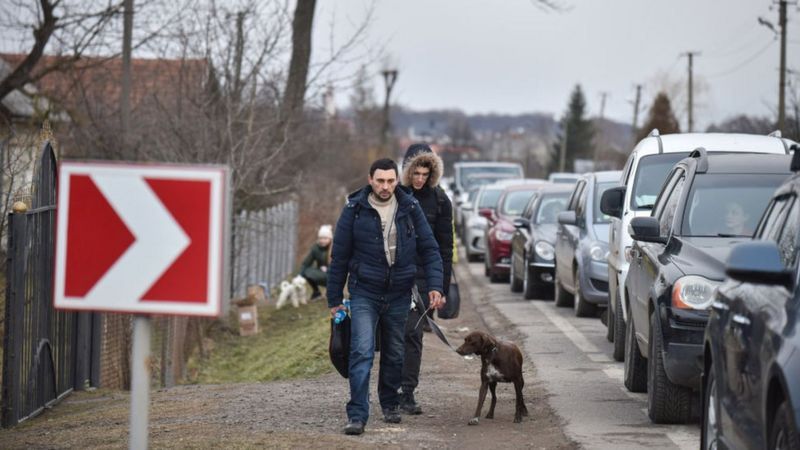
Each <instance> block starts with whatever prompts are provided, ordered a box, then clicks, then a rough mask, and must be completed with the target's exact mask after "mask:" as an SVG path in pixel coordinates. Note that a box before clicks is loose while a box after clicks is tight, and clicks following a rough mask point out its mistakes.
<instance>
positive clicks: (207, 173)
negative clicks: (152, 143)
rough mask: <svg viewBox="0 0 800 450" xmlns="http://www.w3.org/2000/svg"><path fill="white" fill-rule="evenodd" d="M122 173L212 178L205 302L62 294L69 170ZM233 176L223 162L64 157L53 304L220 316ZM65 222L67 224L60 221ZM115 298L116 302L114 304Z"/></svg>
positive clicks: (57, 220)
mask: <svg viewBox="0 0 800 450" xmlns="http://www.w3.org/2000/svg"><path fill="white" fill-rule="evenodd" d="M94 174H105V175H119V176H138V177H142V178H145V177H146V178H149V179H164V180H202V181H210V182H211V199H210V201H211V204H210V208H209V214H210V217H209V220H210V222H209V223H210V230H209V261H208V267H207V270H208V286H207V292H208V298H207V299H206V302H204V303H193V302H185V301H166V300H165V301H153V300H148V301H140V300H138V299H136V300H134V301H131V300H130V299H128V302H125V303H124V304H122V305H121V304H119V301H118V300H119V299H108V300H103V301H101V302H88V301H87V300H85V299H83V298H81V297H67V296H66V295H64V288H65V280H66V236H67V225H68V221H67V213H68V211H69V189H70V176H71V175H90V176H91V175H94ZM228 184H229V176H228V169H227V167H225V166H216V165H181V164H144V163H123V162H120V163H115V162H89V161H86V162H84V161H62V162H60V164H59V175H58V187H59V189H58V209H57V216H56V217H57V218H56V243H55V245H56V248H55V250H56V252H55V268H54V283H53V305H54V307H55V308H56V309H67V310H80V311H104V312H118V313H135V314H168V315H186V316H204V317H219V316H220V315H221V313H222V305H223V302H222V298H223V297H224V295H225V292H224V290H225V287H226V286H227V285H228V283H227V273H228V267H227V263H226V262H227V260H228V258H227V257H226V251H227V250H226V249H227V247H228V246H227V242H228V236H227V231H228V228H229V227H228V226H227V225H226V222H227V221H228V220H230V205H229V204H228V203H229V199H228V196H227V194H228V193H229V189H228ZM62 224H64V226H61V225H62ZM115 300H117V304H115Z"/></svg>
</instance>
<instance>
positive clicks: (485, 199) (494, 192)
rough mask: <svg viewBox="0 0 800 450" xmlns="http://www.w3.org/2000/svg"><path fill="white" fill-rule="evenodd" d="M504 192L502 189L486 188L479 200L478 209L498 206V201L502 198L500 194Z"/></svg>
mask: <svg viewBox="0 0 800 450" xmlns="http://www.w3.org/2000/svg"><path fill="white" fill-rule="evenodd" d="M502 193H503V190H502V189H484V190H483V194H481V198H480V199H479V200H478V209H481V208H491V209H495V208H497V201H498V200H500V194H502Z"/></svg>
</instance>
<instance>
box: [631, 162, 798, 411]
mask: <svg viewBox="0 0 800 450" xmlns="http://www.w3.org/2000/svg"><path fill="white" fill-rule="evenodd" d="M790 159H791V158H790V156H788V155H765V154H748V153H737V154H734V153H710V154H707V153H706V151H705V150H703V149H702V148H701V149H697V150H695V151H693V152H692V153H691V154H690V155H689V157H688V158H685V159H683V160H681V161H680V162H678V163H677V164H676V165H675V166H674V167H673V168H672V171H671V172H670V174H669V175H668V176H667V179H666V181H665V182H664V185H663V186H662V188H661V192H660V193H659V195H658V198H657V199H656V202H655V206H654V208H653V210H652V212H651V215H650V216H649V217H637V218H634V219H633V220H632V221H631V224H630V230H629V231H630V234H631V237H632V238H633V239H634V241H635V242H634V245H633V247H632V249H631V264H630V269H629V271H628V277H627V279H626V282H625V289H626V294H627V295H626V296H625V298H626V299H627V301H628V305H627V306H628V317H629V318H632V319H631V320H627V321H626V328H627V329H626V336H625V369H624V374H625V386H626V387H627V388H628V389H629V390H631V391H633V392H644V391H647V393H648V395H647V407H648V415H649V416H650V419H651V420H652V421H653V422H655V423H682V422H687V421H689V420H691V419H692V403H693V401H694V400H695V399H696V398H697V397H696V396H695V393H696V392H697V391H699V389H700V386H701V383H700V381H701V375H702V367H703V364H702V361H703V334H704V331H705V326H706V322H707V321H708V308H709V306H710V305H711V302H712V300H713V294H714V291H715V290H716V288H717V287H718V286H719V284H720V283H721V282H722V280H723V278H724V267H723V264H724V261H725V258H726V257H727V255H728V253H729V252H730V249H731V247H732V246H733V245H734V244H736V243H739V242H742V241H746V240H749V239H750V238H751V236H752V235H753V232H754V231H755V228H756V225H757V224H758V221H759V219H760V218H761V215H762V214H763V212H764V209H765V208H766V206H767V204H768V203H769V198H770V196H771V195H772V193H773V192H774V191H775V189H776V188H777V187H778V186H780V184H781V183H782V182H783V181H784V180H785V179H786V178H787V177H788V176H789V174H790V172H789V170H788V167H789V162H790Z"/></svg>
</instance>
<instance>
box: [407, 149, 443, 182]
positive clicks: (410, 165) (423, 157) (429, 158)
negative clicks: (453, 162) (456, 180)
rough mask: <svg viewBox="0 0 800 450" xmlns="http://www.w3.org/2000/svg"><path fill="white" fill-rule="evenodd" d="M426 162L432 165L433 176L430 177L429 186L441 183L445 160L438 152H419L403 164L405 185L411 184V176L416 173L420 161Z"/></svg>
mask: <svg viewBox="0 0 800 450" xmlns="http://www.w3.org/2000/svg"><path fill="white" fill-rule="evenodd" d="M422 162H425V163H428V164H429V165H430V166H431V176H429V177H428V183H427V184H428V186H430V187H436V186H438V185H439V180H441V179H442V174H443V173H444V162H442V158H440V157H439V155H437V154H436V153H428V152H424V153H418V154H417V155H416V156H412V157H411V158H409V159H408V161H407V162H406V163H405V164H404V165H403V186H411V176H412V174H413V173H414V167H416V166H418V165H419V164H420V163H422Z"/></svg>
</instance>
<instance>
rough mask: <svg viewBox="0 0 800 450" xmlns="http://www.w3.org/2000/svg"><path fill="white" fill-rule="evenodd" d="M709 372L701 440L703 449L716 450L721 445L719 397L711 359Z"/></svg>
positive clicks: (704, 399) (704, 398) (704, 392)
mask: <svg viewBox="0 0 800 450" xmlns="http://www.w3.org/2000/svg"><path fill="white" fill-rule="evenodd" d="M707 363H708V365H707V367H708V373H707V374H706V385H705V388H704V389H703V394H704V395H703V429H702V435H701V441H700V449H701V450H715V449H716V448H718V447H719V446H718V445H717V440H718V439H719V433H720V426H719V397H718V396H717V377H716V376H715V375H714V367H713V366H712V365H711V361H707Z"/></svg>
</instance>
